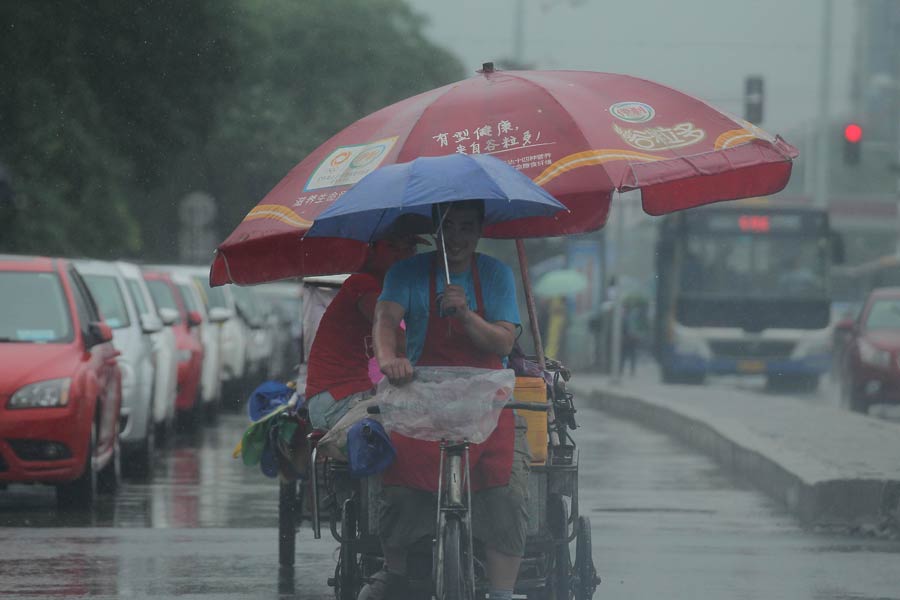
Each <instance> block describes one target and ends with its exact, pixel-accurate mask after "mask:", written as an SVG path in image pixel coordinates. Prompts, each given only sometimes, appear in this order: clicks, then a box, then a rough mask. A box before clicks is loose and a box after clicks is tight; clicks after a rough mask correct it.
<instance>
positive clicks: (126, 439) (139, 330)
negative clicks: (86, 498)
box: [74, 260, 162, 476]
mask: <svg viewBox="0 0 900 600" xmlns="http://www.w3.org/2000/svg"><path fill="white" fill-rule="evenodd" d="M74 263H75V267H76V269H78V272H79V273H81V276H82V278H83V279H84V281H85V283H86V284H87V286H88V289H90V292H91V295H92V296H93V297H94V299H95V301H96V303H97V308H98V309H99V310H100V314H101V315H102V316H103V318H104V320H105V321H106V323H107V324H108V325H109V326H110V327H111V328H112V332H113V346H115V348H116V350H118V351H119V353H120V355H119V357H118V359H117V362H118V363H119V369H120V371H121V372H122V410H121V415H120V417H119V420H120V422H119V441H120V443H121V446H122V451H123V454H124V455H125V456H124V458H123V460H122V466H123V468H124V470H125V472H126V474H132V475H138V476H146V475H147V474H148V473H149V472H150V471H151V468H152V465H153V460H154V453H155V450H156V445H155V433H156V431H155V428H154V423H153V381H154V378H155V360H154V356H153V340H152V339H151V338H150V336H151V335H152V334H154V333H156V332H158V331H160V330H161V329H162V322H161V321H160V320H159V319H155V320H154V319H152V318H145V317H143V316H142V315H141V312H140V311H139V310H138V308H137V306H136V304H135V302H134V300H133V299H132V296H131V294H130V293H129V291H128V287H127V284H126V283H125V279H124V278H123V277H122V273H121V272H120V271H119V269H118V268H117V267H116V265H114V264H113V263H111V262H105V261H99V260H76V261H74Z"/></svg>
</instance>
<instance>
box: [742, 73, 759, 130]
mask: <svg viewBox="0 0 900 600" xmlns="http://www.w3.org/2000/svg"><path fill="white" fill-rule="evenodd" d="M744 118H745V119H747V120H748V121H750V122H751V123H753V124H754V125H759V124H760V123H762V120H763V78H762V77H760V76H759V75H751V76H750V77H747V78H746V79H744Z"/></svg>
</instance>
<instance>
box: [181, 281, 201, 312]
mask: <svg viewBox="0 0 900 600" xmlns="http://www.w3.org/2000/svg"><path fill="white" fill-rule="evenodd" d="M178 290H179V291H180V292H181V297H182V298H183V299H184V305H185V306H186V307H187V309H188V310H197V311H199V310H200V307H199V306H197V302H195V300H194V290H192V289H191V286H190V284H187V283H181V284H178Z"/></svg>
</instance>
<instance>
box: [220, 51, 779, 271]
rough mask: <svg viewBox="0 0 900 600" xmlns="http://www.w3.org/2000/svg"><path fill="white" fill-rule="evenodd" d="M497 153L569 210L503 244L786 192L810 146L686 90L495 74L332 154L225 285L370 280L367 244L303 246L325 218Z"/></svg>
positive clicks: (260, 228) (261, 211)
mask: <svg viewBox="0 0 900 600" xmlns="http://www.w3.org/2000/svg"><path fill="white" fill-rule="evenodd" d="M453 152H461V153H489V154H493V155H494V156H496V157H498V158H502V159H503V160H505V161H507V162H508V163H509V164H510V165H513V166H514V167H516V168H517V169H520V170H521V171H523V172H524V173H525V174H526V175H528V176H529V177H531V178H532V179H533V180H534V181H535V182H536V183H538V184H540V185H541V186H543V187H544V189H546V190H547V191H548V192H549V193H550V194H552V195H553V196H555V197H556V198H557V199H558V200H560V201H561V202H562V203H563V204H565V205H566V206H567V207H568V208H569V212H567V213H560V214H559V215H558V217H541V218H530V219H522V220H517V221H508V222H505V223H501V224H497V225H494V226H492V227H489V228H488V229H487V230H486V232H485V235H486V236H487V237H499V238H521V237H535V236H556V235H564V234H573V233H584V232H588V231H593V230H596V229H598V228H600V227H602V226H603V224H604V223H605V222H606V217H607V214H608V212H609V205H610V201H611V198H612V194H613V192H614V191H617V190H618V191H627V190H634V189H640V190H641V195H642V198H643V205H644V210H646V211H647V212H648V213H650V214H653V215H659V214H664V213H668V212H672V211H676V210H681V209H685V208H690V207H693V206H699V205H702V204H707V203H710V202H717V201H720V200H732V199H736V198H745V197H750V196H762V195H767V194H772V193H775V192H777V191H779V190H781V189H782V188H783V187H784V186H785V185H786V184H787V181H788V179H789V177H790V173H791V160H792V159H793V158H795V157H796V156H797V151H796V149H795V148H794V147H793V146H791V145H790V144H788V143H786V142H785V141H784V140H782V139H781V138H779V137H773V136H771V135H769V134H767V133H766V132H764V131H762V130H761V129H759V128H758V127H755V126H754V125H751V124H750V123H748V122H746V121H743V120H741V119H738V118H736V117H733V116H730V115H728V114H725V113H723V112H721V111H719V110H717V109H715V108H713V107H712V106H710V105H708V104H707V103H705V102H703V101H701V100H698V99H696V98H693V97H691V96H688V95H687V94H683V93H681V92H678V91H676V90H673V89H672V88H669V87H666V86H663V85H660V84H657V83H653V82H651V81H647V80H644V79H638V78H636V77H629V76H627V75H616V74H611V73H595V72H586V71H494V70H493V68H492V67H491V66H490V65H485V68H484V69H483V70H482V71H479V74H478V75H477V76H475V77H472V78H470V79H466V80H463V81H460V82H457V83H453V84H450V85H447V86H444V87H441V88H438V89H435V90H432V91H429V92H425V93H423V94H419V95H418V96H413V97H411V98H408V99H406V100H402V101H400V102H397V103H396V104H392V105H391V106H388V107H387V108H384V109H382V110H380V111H378V112H375V113H373V114H371V115H369V116H367V117H365V118H363V119H360V120H359V121H356V122H355V123H353V124H352V125H350V126H349V127H347V128H346V129H344V130H343V131H341V132H340V133H338V134H337V135H335V136H334V137H332V138H331V139H330V140H328V141H327V142H325V143H324V144H322V145H321V146H320V147H319V148H318V149H316V150H315V151H314V152H313V153H312V154H310V155H309V156H308V157H306V158H305V159H304V160H303V161H302V162H301V163H300V164H298V165H297V166H296V167H294V168H293V169H292V170H291V172H290V173H288V175H287V176H286V177H285V178H284V179H283V180H282V181H281V182H280V183H279V184H278V185H277V186H276V187H275V188H274V189H273V190H272V191H271V192H269V194H268V195H266V197H265V198H263V200H262V201H261V202H260V203H259V204H258V205H257V206H256V207H255V208H254V209H253V210H251V211H250V212H249V213H248V214H247V216H246V217H245V218H244V220H243V221H242V222H241V223H240V224H239V225H238V227H237V228H236V229H235V230H234V232H232V234H231V235H230V236H228V238H227V239H226V240H225V241H224V242H223V243H222V244H221V245H220V246H219V248H218V249H217V252H216V257H215V261H214V263H213V265H212V269H211V272H210V281H211V283H212V284H213V285H221V284H224V283H229V282H233V283H239V284H251V283H258V282H263V281H272V280H276V279H282V278H286V277H294V276H302V275H323V274H329V273H338V272H350V271H355V270H358V269H359V267H360V266H361V265H362V261H363V258H364V256H365V245H364V244H362V243H360V242H355V241H352V240H343V239H333V238H303V233H304V232H305V231H306V230H307V229H308V228H309V227H310V225H311V224H312V221H313V220H314V219H315V218H316V216H317V215H318V214H320V213H321V212H322V211H323V210H325V209H326V208H327V207H328V206H330V205H331V204H332V203H333V202H334V201H335V200H337V199H338V198H339V197H340V196H341V194H342V193H343V192H344V191H346V190H347V189H349V187H350V186H352V185H353V184H355V183H356V182H357V181H359V180H360V179H362V177H364V176H365V175H366V174H368V173H370V172H372V171H374V170H375V169H377V168H378V167H380V166H383V165H388V164H392V163H396V162H408V161H411V160H413V159H415V158H417V157H420V156H439V155H443V154H450V153H453Z"/></svg>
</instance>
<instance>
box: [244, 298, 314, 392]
mask: <svg viewBox="0 0 900 600" xmlns="http://www.w3.org/2000/svg"><path fill="white" fill-rule="evenodd" d="M253 289H254V290H255V291H256V293H257V294H258V295H259V296H260V297H261V298H262V299H263V301H264V302H265V303H266V305H267V307H268V311H267V312H268V315H269V316H268V322H269V323H270V329H271V331H272V334H273V345H272V346H273V349H272V354H271V357H270V361H269V377H270V378H278V379H284V378H291V379H293V378H296V376H297V365H298V363H299V362H300V336H301V331H302V329H303V325H302V317H303V315H302V303H301V300H300V294H301V292H300V290H301V286H300V284H299V283H292V282H288V281H279V282H276V283H267V284H263V285H257V286H254V287H253Z"/></svg>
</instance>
